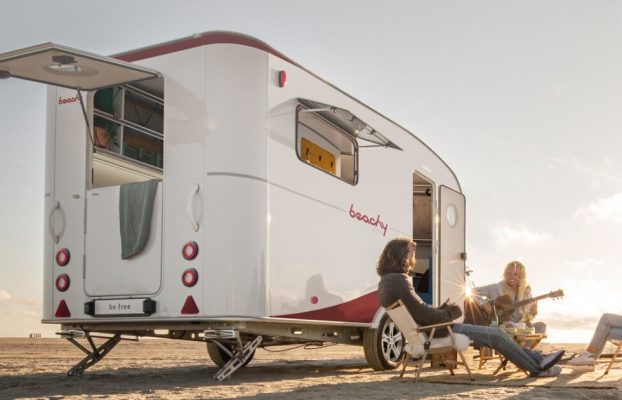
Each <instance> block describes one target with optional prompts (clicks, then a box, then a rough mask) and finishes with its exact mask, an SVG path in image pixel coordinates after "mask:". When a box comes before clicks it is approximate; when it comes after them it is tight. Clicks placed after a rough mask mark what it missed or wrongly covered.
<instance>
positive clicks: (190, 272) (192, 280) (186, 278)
mask: <svg viewBox="0 0 622 400" xmlns="http://www.w3.org/2000/svg"><path fill="white" fill-rule="evenodd" d="M198 280H199V273H198V272H197V270H196V269H194V268H188V269H187V270H185V271H184V273H183V274H182V275H181V281H182V282H183V284H184V285H185V286H187V287H192V286H194V285H196V284H197V281H198Z"/></svg>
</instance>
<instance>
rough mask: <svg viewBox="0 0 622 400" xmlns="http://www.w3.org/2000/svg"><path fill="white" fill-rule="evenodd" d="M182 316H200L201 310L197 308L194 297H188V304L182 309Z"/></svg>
mask: <svg viewBox="0 0 622 400" xmlns="http://www.w3.org/2000/svg"><path fill="white" fill-rule="evenodd" d="M181 313H182V314H198V313H199V308H198V307H197V303H195V302H194V299H193V298H192V296H188V297H186V302H185V303H184V306H183V307H182V308H181Z"/></svg>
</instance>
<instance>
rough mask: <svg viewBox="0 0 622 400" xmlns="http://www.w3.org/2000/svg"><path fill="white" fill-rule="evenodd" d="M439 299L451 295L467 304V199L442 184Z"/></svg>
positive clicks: (457, 302) (442, 300)
mask: <svg viewBox="0 0 622 400" xmlns="http://www.w3.org/2000/svg"><path fill="white" fill-rule="evenodd" d="M439 220H440V221H439V227H440V245H439V253H440V263H439V265H440V267H439V270H440V272H439V274H440V275H439V276H440V302H444V301H445V300H446V299H447V298H449V299H450V300H451V301H452V302H454V303H456V304H458V305H460V307H462V305H463V304H464V270H465V267H464V261H465V259H466V252H465V199H464V195H462V193H459V192H456V191H455V190H452V189H450V188H448V187H447V186H441V187H440V208H439Z"/></svg>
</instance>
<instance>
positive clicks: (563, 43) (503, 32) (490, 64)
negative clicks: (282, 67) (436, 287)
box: [0, 0, 622, 342]
mask: <svg viewBox="0 0 622 400" xmlns="http://www.w3.org/2000/svg"><path fill="white" fill-rule="evenodd" d="M2 4H3V7H2V13H0V53H3V52H6V51H10V50H14V49H18V48H23V47H27V46H31V45H34V44H39V43H43V42H48V41H51V42H55V43H59V44H63V45H66V46H70V47H76V48H80V49H83V50H86V51H90V52H94V53H99V54H104V55H109V54H115V53H119V52H123V51H126V50H131V49H135V48H140V47H144V46H148V45H152V44H156V43H161V42H165V41H169V40H173V39H177V38H181V37H186V36H189V35H192V34H193V33H199V32H206V31H210V30H230V31H238V32H241V33H244V34H248V35H251V36H255V37H257V38H258V39H260V40H263V41H264V42H266V43H268V44H269V45H270V46H272V47H273V48H275V49H277V50H278V51H280V52H281V53H283V54H285V55H287V56H288V57H290V58H291V59H293V60H294V61H296V62H297V63H299V64H301V65H303V66H304V67H305V68H307V69H308V70H310V71H312V72H314V73H315V74H317V75H319V76H321V77H322V78H324V79H326V80H328V81H329V82H331V83H333V84H334V85H336V86H337V87H339V88H340V89H342V90H344V91H345V92H347V93H349V94H351V95H352V96H354V97H356V98H358V99H359V100H361V101H362V102H363V103H365V104H367V105H369V106H370V107H372V108H373V109H375V110H377V111H379V112H381V113H382V114H384V115H385V116H387V117H388V118H390V119H392V120H393V121H395V122H397V123H398V124H400V125H402V126H404V127H405V128H407V129H408V130H410V131H411V132H413V133H414V134H415V135H417V136H418V137H419V138H420V139H422V140H423V141H424V142H426V143H427V144H428V145H429V146H430V147H431V148H432V149H434V151H435V152H436V153H437V154H439V155H440V156H441V157H442V158H443V159H444V160H445V161H446V162H447V163H448V164H449V165H450V166H451V167H452V169H453V170H454V172H455V173H456V175H457V176H458V178H459V180H460V183H461V186H462V190H463V192H464V194H465V196H466V199H467V200H466V204H467V218H466V221H467V253H468V260H467V266H468V267H469V268H470V269H472V270H473V272H472V274H471V276H470V278H469V279H471V280H472V281H473V283H474V284H475V285H476V286H479V285H484V284H488V283H492V282H496V281H498V280H500V279H501V274H502V270H503V267H504V265H505V264H506V263H507V262H508V261H510V260H513V259H519V260H521V261H523V262H524V263H525V264H526V266H527V271H528V279H529V282H530V284H531V286H532V291H533V293H534V294H535V295H539V294H544V293H548V292H550V291H553V290H556V289H563V291H564V293H565V296H564V298H563V299H560V300H550V299H546V300H542V301H540V303H539V310H540V314H539V319H540V320H543V321H545V322H546V323H547V324H548V325H549V331H548V332H549V340H550V341H553V342H587V341H588V340H589V339H590V336H591V333H592V331H593V329H594V327H595V324H596V321H597V320H598V317H599V316H600V315H601V314H602V313H603V312H615V313H622V301H621V299H620V294H619V290H620V288H621V287H622V277H621V271H622V261H620V256H619V255H618V253H617V251H618V250H619V247H620V246H621V244H622V243H621V235H620V228H622V157H621V155H622V154H621V153H622V134H621V133H622V113H621V112H620V111H619V108H620V106H621V105H622V47H620V44H619V42H620V38H621V37H622V2H616V1H601V0H592V1H576V0H549V1H545V2H543V1H541V0H535V1H532V0H522V1H503V2H500V1H494V0H491V1H478V0H474V1H468V2H458V1H434V2H432V1H413V0H405V1H382V2H381V1H354V0H352V1H343V0H341V1H339V0H314V1H291V0H289V1H288V0H283V1H278V0H263V1H260V0H256V1H253V0H249V1H241V0H227V1H209V0H204V1H177V2H171V1H161V0H155V1H154V0H152V1H142V0H141V1H137V0H134V1H131V0H129V1H117V0H109V1H106V2H95V1H85V0H80V1H74V0H65V1H60V0H50V1H33V0H4V1H3V3H2ZM45 107H46V105H45V87H44V85H41V84H36V83H33V82H27V81H22V80H17V79H6V80H0V138H1V139H2V145H1V146H0V224H1V225H0V226H1V227H2V229H0V336H22V337H23V336H26V335H28V333H31V332H42V333H43V334H44V335H52V334H53V332H54V331H55V330H56V329H58V328H59V326H58V325H42V324H41V323H40V319H41V307H42V304H41V302H42V280H43V276H42V275H43V271H42V264H43V262H42V253H43V237H44V222H43V221H44V210H43V190H44V144H45V137H44V136H45Z"/></svg>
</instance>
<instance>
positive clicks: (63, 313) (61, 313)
mask: <svg viewBox="0 0 622 400" xmlns="http://www.w3.org/2000/svg"><path fill="white" fill-rule="evenodd" d="M54 316H55V317H56V318H66V317H71V313H70V312H69V307H67V303H65V300H61V301H60V303H58V308H57V309H56V313H55V314H54Z"/></svg>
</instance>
